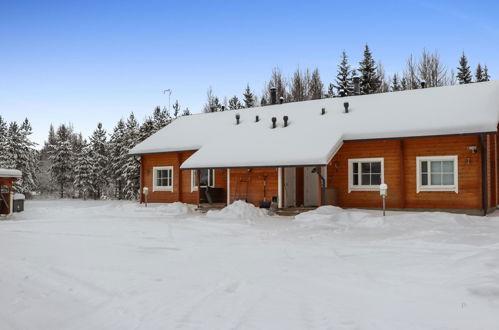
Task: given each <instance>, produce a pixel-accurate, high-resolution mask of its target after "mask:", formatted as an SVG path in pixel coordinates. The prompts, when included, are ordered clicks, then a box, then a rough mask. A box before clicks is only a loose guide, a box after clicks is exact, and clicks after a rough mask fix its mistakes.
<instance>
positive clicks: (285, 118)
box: [282, 116, 288, 127]
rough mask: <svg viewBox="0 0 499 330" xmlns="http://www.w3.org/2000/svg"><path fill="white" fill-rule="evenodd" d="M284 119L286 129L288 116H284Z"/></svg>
mask: <svg viewBox="0 0 499 330" xmlns="http://www.w3.org/2000/svg"><path fill="white" fill-rule="evenodd" d="M282 119H283V120H284V127H288V116H284V117H282Z"/></svg>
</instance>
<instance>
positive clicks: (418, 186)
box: [416, 156, 459, 194]
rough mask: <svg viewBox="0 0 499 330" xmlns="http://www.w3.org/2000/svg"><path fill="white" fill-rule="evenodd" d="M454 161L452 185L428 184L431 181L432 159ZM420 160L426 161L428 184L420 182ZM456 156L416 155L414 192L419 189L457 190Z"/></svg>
mask: <svg viewBox="0 0 499 330" xmlns="http://www.w3.org/2000/svg"><path fill="white" fill-rule="evenodd" d="M449 160H452V161H453V162H454V184H453V185H430V182H431V162H432V161H449ZM421 162H429V163H428V185H426V186H423V185H422V184H421ZM458 165H459V163H458V157H457V156H424V157H416V182H417V184H416V193H418V194H419V192H421V191H454V192H455V193H456V194H457V193H458V192H459V189H458V187H459V182H458V177H459V175H458Z"/></svg>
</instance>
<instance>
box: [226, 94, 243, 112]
mask: <svg viewBox="0 0 499 330" xmlns="http://www.w3.org/2000/svg"><path fill="white" fill-rule="evenodd" d="M242 108H243V106H242V105H241V102H239V99H238V98H237V96H236V95H234V96H233V97H231V99H230V100H229V110H237V109H242Z"/></svg>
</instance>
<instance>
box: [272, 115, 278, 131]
mask: <svg viewBox="0 0 499 330" xmlns="http://www.w3.org/2000/svg"><path fill="white" fill-rule="evenodd" d="M276 122H277V118H276V117H272V128H275V127H276V125H275V124H276Z"/></svg>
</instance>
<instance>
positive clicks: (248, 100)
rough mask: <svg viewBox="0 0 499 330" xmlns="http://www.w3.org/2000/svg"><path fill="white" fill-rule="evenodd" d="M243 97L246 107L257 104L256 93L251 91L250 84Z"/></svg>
mask: <svg viewBox="0 0 499 330" xmlns="http://www.w3.org/2000/svg"><path fill="white" fill-rule="evenodd" d="M243 97H244V100H243V101H244V107H245V108H253V107H254V106H255V95H254V94H253V92H252V91H251V89H250V86H249V84H246V89H245V90H244V94H243Z"/></svg>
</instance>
